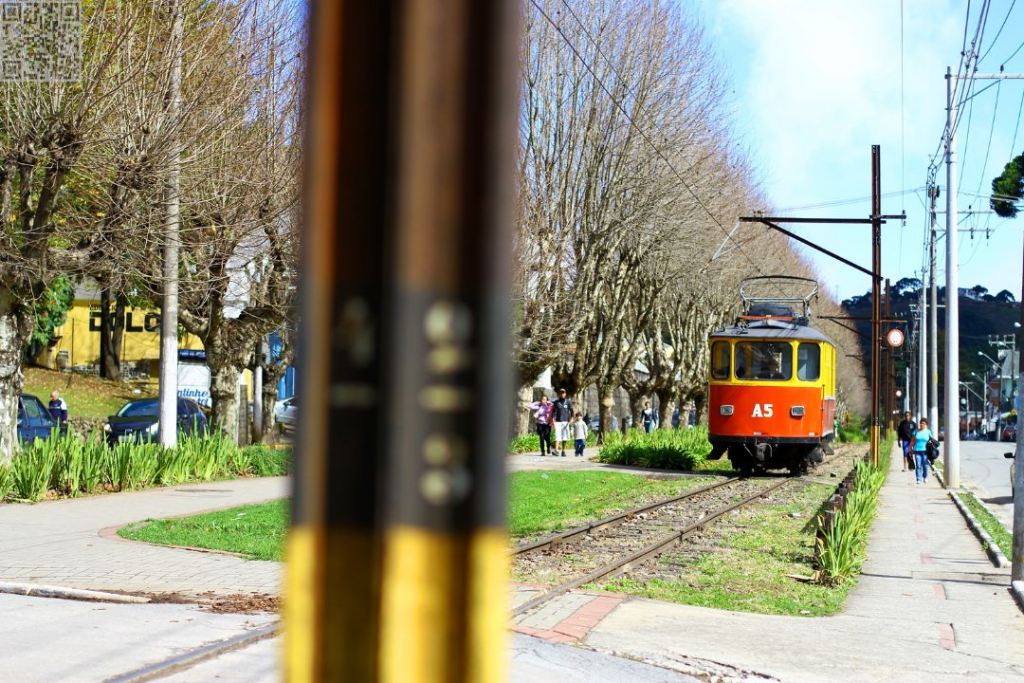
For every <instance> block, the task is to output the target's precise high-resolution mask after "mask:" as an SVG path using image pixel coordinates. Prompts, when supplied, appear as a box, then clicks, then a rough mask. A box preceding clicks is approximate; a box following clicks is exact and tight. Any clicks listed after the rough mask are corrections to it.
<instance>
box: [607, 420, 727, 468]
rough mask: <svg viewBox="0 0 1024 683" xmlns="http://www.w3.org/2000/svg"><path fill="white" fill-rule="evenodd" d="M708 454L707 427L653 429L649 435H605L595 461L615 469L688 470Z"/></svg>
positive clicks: (642, 432)
mask: <svg viewBox="0 0 1024 683" xmlns="http://www.w3.org/2000/svg"><path fill="white" fill-rule="evenodd" d="M710 452H711V442H709V441H708V430H707V428H706V427H691V428H689V429H656V430H654V431H653V432H651V433H650V434H648V433H646V432H644V431H643V430H640V429H634V430H632V431H630V432H629V434H626V435H622V434H620V433H618V432H616V433H612V434H607V435H606V436H605V443H604V446H603V447H602V448H601V453H600V455H599V456H598V460H600V461H601V462H607V463H612V464H616V465H634V466H637V467H654V468H659V469H673V470H689V469H693V468H694V467H695V466H696V465H697V464H698V463H700V462H701V461H702V460H704V458H706V457H707V456H708V454H709V453H710Z"/></svg>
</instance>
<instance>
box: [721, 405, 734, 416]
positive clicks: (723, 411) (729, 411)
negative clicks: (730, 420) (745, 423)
mask: <svg viewBox="0 0 1024 683" xmlns="http://www.w3.org/2000/svg"><path fill="white" fill-rule="evenodd" d="M718 412H719V413H720V414H722V415H732V406H729V405H725V406H721V407H720V408H719V409H718Z"/></svg>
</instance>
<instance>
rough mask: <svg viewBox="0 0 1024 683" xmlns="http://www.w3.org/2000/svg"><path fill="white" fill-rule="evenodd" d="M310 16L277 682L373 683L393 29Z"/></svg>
mask: <svg viewBox="0 0 1024 683" xmlns="http://www.w3.org/2000/svg"><path fill="white" fill-rule="evenodd" d="M310 12H311V16H310V19H309V48H308V54H309V66H308V68H307V72H306V98H305V99H306V104H305V106H306V112H307V114H306V121H305V126H306V131H305V145H304V146H305V149H306V155H305V169H304V189H303V200H304V206H303V212H304V215H303V225H304V227H305V232H304V235H303V240H302V243H303V248H304V254H303V267H302V284H301V307H302V314H301V315H300V316H299V319H300V321H301V322H300V325H301V330H300V335H299V336H300V338H301V339H302V352H301V353H300V354H299V364H300V370H299V373H298V374H300V375H301V376H302V382H301V383H298V382H297V386H296V390H297V391H301V397H300V399H301V405H302V409H301V410H300V411H299V428H298V429H297V430H296V434H297V439H298V443H297V447H296V460H295V474H294V491H293V496H292V515H291V530H290V532H289V534H288V549H287V563H286V565H285V567H286V572H287V573H286V587H285V591H284V593H285V596H286V597H285V601H284V609H283V618H284V624H285V628H284V638H285V669H286V675H285V676H284V679H286V680H288V681H291V682H292V683H319V682H320V681H330V682H337V681H351V682H352V683H356V682H357V681H375V680H379V670H378V657H379V643H380V596H381V586H380V566H381V539H380V535H381V522H380V506H381V496H380V489H381V463H382V460H383V458H384V444H383V438H384V436H385V435H386V430H385V427H384V425H385V424H386V416H385V415H384V412H385V409H386V407H387V406H388V397H387V395H386V394H385V393H384V390H383V385H384V377H385V367H384V362H383V360H382V359H383V357H384V355H385V350H386V349H385V341H384V339H383V337H382V334H381V321H382V319H383V318H384V317H385V311H384V291H385V280H386V277H387V274H388V268H387V266H386V255H385V244H386V243H387V242H388V241H389V239H390V238H391V235H392V232H393V225H392V223H391V222H390V218H391V211H390V201H391V198H390V196H389V193H388V189H387V188H388V187H389V185H390V183H391V173H392V167H391V159H392V157H393V156H394V145H395V139H394V138H395V136H394V133H393V130H392V126H391V125H390V121H391V119H392V113H393V111H394V109H395V107H396V103H395V98H396V97H397V93H396V90H397V89H396V88H393V85H394V78H393V74H394V72H395V64H394V61H395V60H394V58H393V51H394V30H393V28H394V22H393V10H392V3H388V2H379V3H375V2H315V3H311V4H310ZM390 431H391V432H393V431H394V430H390Z"/></svg>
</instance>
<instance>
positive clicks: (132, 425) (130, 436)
mask: <svg viewBox="0 0 1024 683" xmlns="http://www.w3.org/2000/svg"><path fill="white" fill-rule="evenodd" d="M159 429H160V399H157V398H144V399H141V400H138V401H130V402H128V403H125V404H124V405H123V406H121V409H120V410H118V411H117V415H111V416H110V417H108V418H107V425H106V427H105V430H106V432H107V442H108V443H109V444H110V445H114V444H116V443H119V442H121V441H139V442H148V441H156V440H157V437H158V436H159V433H160V432H159ZM207 431H209V421H208V420H207V418H206V413H205V412H204V411H203V408H202V406H200V405H199V404H198V403H196V402H195V401H193V400H192V399H190V398H181V397H180V396H179V397H178V436H179V437H181V436H187V435H197V436H199V435H202V434H206V432H207Z"/></svg>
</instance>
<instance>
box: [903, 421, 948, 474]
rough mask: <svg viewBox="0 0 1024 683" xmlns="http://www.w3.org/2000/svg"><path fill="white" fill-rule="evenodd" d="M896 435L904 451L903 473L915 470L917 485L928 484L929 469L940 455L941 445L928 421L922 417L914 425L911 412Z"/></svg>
mask: <svg viewBox="0 0 1024 683" xmlns="http://www.w3.org/2000/svg"><path fill="white" fill-rule="evenodd" d="M896 434H897V437H898V439H899V443H900V447H901V448H902V449H903V471H904V472H906V471H907V470H908V469H911V470H914V476H915V479H916V481H917V483H918V484H925V483H927V482H928V469H929V468H930V467H931V466H932V460H934V459H935V457H937V455H938V450H937V449H938V445H939V442H938V440H937V439H936V438H935V434H934V433H933V432H932V430H931V429H929V428H928V420H926V419H925V418H923V417H922V418H921V420H920V421H919V422H918V423H917V424H914V420H913V417H912V416H911V415H910V411H907V412H906V413H904V414H903V421H902V422H900V424H899V426H898V427H897V428H896Z"/></svg>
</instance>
